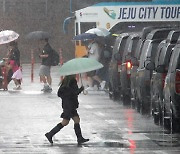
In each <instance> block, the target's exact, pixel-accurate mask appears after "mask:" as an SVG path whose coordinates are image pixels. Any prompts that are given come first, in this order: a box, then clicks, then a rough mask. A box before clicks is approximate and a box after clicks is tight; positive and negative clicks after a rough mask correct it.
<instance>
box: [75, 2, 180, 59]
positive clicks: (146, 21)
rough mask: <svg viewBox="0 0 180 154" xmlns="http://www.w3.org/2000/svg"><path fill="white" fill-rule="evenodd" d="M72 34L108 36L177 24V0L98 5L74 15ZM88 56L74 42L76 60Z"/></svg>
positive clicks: (179, 5) (179, 16) (179, 4)
mask: <svg viewBox="0 0 180 154" xmlns="http://www.w3.org/2000/svg"><path fill="white" fill-rule="evenodd" d="M73 19H74V21H75V35H78V34H81V33H84V32H86V31H87V30H89V29H91V28H96V27H97V28H98V27H100V28H105V29H107V30H109V31H110V32H111V33H122V32H128V31H140V30H141V29H142V28H143V27H146V26H157V25H164V26H167V25H173V26H174V25H179V23H180V0H152V1H149V2H101V3H97V4H95V5H92V6H89V7H86V8H83V9H80V10H77V11H75V12H74V18H73ZM86 54H87V52H86V49H85V47H84V45H83V42H81V41H76V43H75V57H83V56H85V55H86Z"/></svg>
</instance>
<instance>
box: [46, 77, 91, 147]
mask: <svg viewBox="0 0 180 154" xmlns="http://www.w3.org/2000/svg"><path fill="white" fill-rule="evenodd" d="M83 90H84V87H83V86H81V88H78V85H77V81H76V79H75V75H67V76H65V77H64V79H63V80H62V82H61V85H60V87H59V90H58V93H57V95H58V97H60V98H61V99H62V108H63V113H62V114H61V118H63V120H62V121H61V122H60V123H59V124H57V125H56V126H55V127H54V128H53V129H52V130H51V131H50V132H48V133H46V134H45V136H46V137H47V139H48V141H49V142H50V143H51V144H53V140H52V137H53V136H54V135H55V134H56V133H58V132H59V131H60V130H61V129H62V128H63V127H64V126H67V125H68V124H69V121H70V119H71V118H72V119H73V121H74V131H75V134H76V136H77V142H78V144H82V143H84V142H87V141H89V139H85V138H83V136H82V133H81V127H80V117H79V114H78V112H77V108H78V107H79V102H78V95H79V94H80V93H81V92H82V91H83Z"/></svg>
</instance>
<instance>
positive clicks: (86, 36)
mask: <svg viewBox="0 0 180 154" xmlns="http://www.w3.org/2000/svg"><path fill="white" fill-rule="evenodd" d="M96 37H97V35H96V34H91V33H82V34H79V35H76V36H74V37H73V40H77V41H78V40H80V41H85V40H93V39H95V38H96Z"/></svg>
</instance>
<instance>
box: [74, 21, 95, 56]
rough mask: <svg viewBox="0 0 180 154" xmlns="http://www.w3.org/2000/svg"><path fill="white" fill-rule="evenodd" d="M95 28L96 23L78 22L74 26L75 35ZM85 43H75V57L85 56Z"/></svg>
mask: <svg viewBox="0 0 180 154" xmlns="http://www.w3.org/2000/svg"><path fill="white" fill-rule="evenodd" d="M95 27H96V22H79V23H76V25H75V32H76V34H75V35H78V34H82V33H85V32H86V31H87V30H89V29H91V28H95ZM85 45H86V41H75V57H76V58H77V57H85V56H87V54H88V53H87V50H86V46H85Z"/></svg>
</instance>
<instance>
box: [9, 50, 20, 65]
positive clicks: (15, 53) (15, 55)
mask: <svg viewBox="0 0 180 154" xmlns="http://www.w3.org/2000/svg"><path fill="white" fill-rule="evenodd" d="M9 59H10V60H15V62H16V64H17V65H18V66H20V51H19V49H18V48H17V47H15V48H13V49H12V50H11V52H10V55H9Z"/></svg>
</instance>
